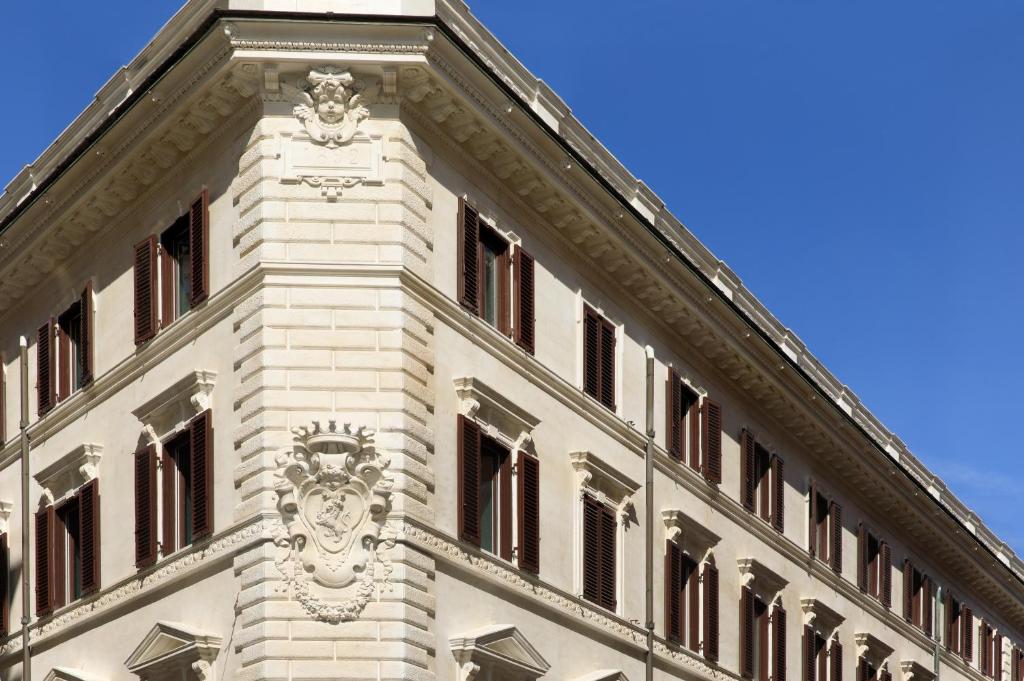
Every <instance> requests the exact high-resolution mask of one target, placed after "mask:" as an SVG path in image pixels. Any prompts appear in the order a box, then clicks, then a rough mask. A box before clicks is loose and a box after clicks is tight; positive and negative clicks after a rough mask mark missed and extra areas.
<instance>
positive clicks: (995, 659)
mask: <svg viewBox="0 0 1024 681" xmlns="http://www.w3.org/2000/svg"><path fill="white" fill-rule="evenodd" d="M993 645H994V646H995V648H994V650H993V651H992V663H993V665H994V669H993V670H992V673H993V676H994V678H995V680H996V681H1003V635H1002V634H996V640H995V642H994V643H993Z"/></svg>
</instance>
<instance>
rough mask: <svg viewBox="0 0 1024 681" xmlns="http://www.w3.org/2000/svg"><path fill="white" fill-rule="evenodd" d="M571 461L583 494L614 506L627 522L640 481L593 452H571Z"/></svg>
mask: <svg viewBox="0 0 1024 681" xmlns="http://www.w3.org/2000/svg"><path fill="white" fill-rule="evenodd" d="M569 463H571V464H572V467H573V470H575V471H576V479H577V483H578V484H579V487H580V492H581V494H582V493H584V492H585V493H588V494H590V495H592V496H594V497H595V498H597V500H598V501H601V502H602V503H606V504H608V505H610V506H613V507H614V508H616V509H617V510H618V511H619V514H620V515H621V516H622V520H623V522H625V521H626V519H627V518H628V517H629V512H630V511H631V510H632V508H633V494H634V493H636V491H637V490H638V489H640V483H638V482H636V481H635V480H633V479H632V478H630V477H629V476H628V475H626V474H624V473H620V472H619V471H617V470H616V469H615V468H614V467H612V466H611V465H609V464H608V463H606V462H605V461H603V460H602V459H601V458H600V457H598V456H597V455H596V454H594V453H592V452H573V453H571V454H569Z"/></svg>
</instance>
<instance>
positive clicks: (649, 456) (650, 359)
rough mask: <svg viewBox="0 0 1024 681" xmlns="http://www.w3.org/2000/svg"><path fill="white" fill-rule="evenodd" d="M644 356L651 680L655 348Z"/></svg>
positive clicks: (650, 661) (650, 675)
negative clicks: (645, 358) (645, 359)
mask: <svg viewBox="0 0 1024 681" xmlns="http://www.w3.org/2000/svg"><path fill="white" fill-rule="evenodd" d="M644 354H646V355H647V448H646V449H645V451H644V464H645V468H646V472H645V476H644V491H645V500H644V511H645V514H644V515H645V524H646V525H647V537H646V547H645V551H646V556H645V557H646V561H645V563H646V564H645V566H644V582H645V585H644V586H645V591H644V612H645V615H646V616H645V619H646V620H647V622H646V624H647V659H646V663H647V668H646V681H653V679H654V349H653V348H652V347H651V346H650V345H648V346H647V347H646V348H644Z"/></svg>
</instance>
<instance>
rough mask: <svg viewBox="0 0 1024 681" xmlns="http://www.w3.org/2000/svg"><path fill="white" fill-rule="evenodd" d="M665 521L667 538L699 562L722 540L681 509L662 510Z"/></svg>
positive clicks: (705, 558)
mask: <svg viewBox="0 0 1024 681" xmlns="http://www.w3.org/2000/svg"><path fill="white" fill-rule="evenodd" d="M661 520H662V522H664V523H665V539H666V540H667V541H671V542H675V543H676V544H678V545H679V547H680V548H681V549H682V550H683V553H686V554H689V555H690V556H691V557H693V558H694V559H695V560H696V561H697V562H698V563H703V562H704V561H705V560H707V558H708V556H709V554H710V553H711V550H712V549H713V548H714V547H715V546H716V545H717V544H718V542H719V541H720V540H721V537H719V536H718V535H717V534H715V533H714V532H712V531H711V530H709V529H708V528H706V527H704V525H702V524H701V523H700V522H698V521H697V520H695V519H694V518H693V517H691V516H689V515H687V513H686V512H685V511H683V510H681V509H678V508H674V509H666V510H664V511H662V512H661Z"/></svg>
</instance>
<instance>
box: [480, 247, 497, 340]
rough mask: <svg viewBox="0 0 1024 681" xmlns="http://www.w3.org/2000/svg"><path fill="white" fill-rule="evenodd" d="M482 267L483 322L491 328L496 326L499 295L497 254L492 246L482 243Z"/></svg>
mask: <svg viewBox="0 0 1024 681" xmlns="http://www.w3.org/2000/svg"><path fill="white" fill-rule="evenodd" d="M483 251H484V263H483V265H484V267H483V294H484V305H483V315H484V321H486V322H487V323H488V324H491V325H492V326H497V325H498V294H499V277H500V273H499V269H498V253H497V252H496V251H495V250H494V247H493V246H492V244H490V243H488V242H487V241H484V242H483Z"/></svg>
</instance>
